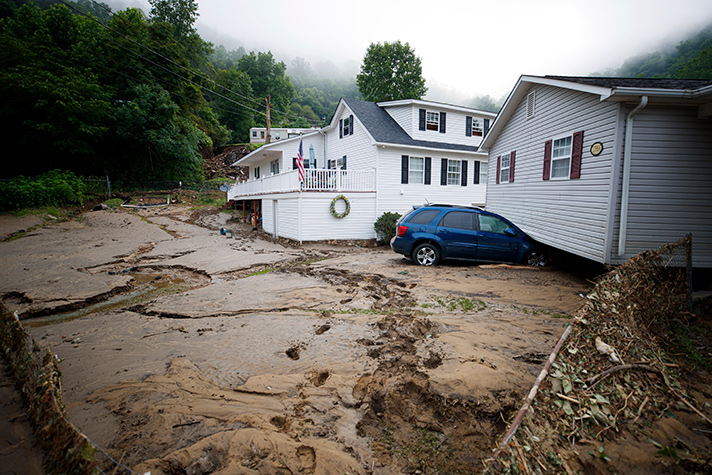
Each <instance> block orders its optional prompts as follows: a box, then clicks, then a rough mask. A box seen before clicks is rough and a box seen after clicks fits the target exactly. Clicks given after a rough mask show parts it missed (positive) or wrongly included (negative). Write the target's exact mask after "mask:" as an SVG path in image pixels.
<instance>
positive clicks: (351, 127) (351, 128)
mask: <svg viewBox="0 0 712 475" xmlns="http://www.w3.org/2000/svg"><path fill="white" fill-rule="evenodd" d="M353 134H354V116H353V114H351V115H350V116H349V135H353Z"/></svg>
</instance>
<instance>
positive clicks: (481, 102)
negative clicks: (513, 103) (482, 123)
mask: <svg viewBox="0 0 712 475" xmlns="http://www.w3.org/2000/svg"><path fill="white" fill-rule="evenodd" d="M502 102H503V101H502ZM470 107H472V108H473V109H478V110H481V111H487V112H499V109H500V108H501V107H502V103H500V105H497V103H495V100H494V98H493V97H492V96H490V95H489V94H488V95H486V96H477V97H475V98H473V99H472V100H471V101H470Z"/></svg>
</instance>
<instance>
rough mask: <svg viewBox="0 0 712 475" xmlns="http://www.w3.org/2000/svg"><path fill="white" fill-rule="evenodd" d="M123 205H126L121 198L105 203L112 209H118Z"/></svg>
mask: <svg viewBox="0 0 712 475" xmlns="http://www.w3.org/2000/svg"><path fill="white" fill-rule="evenodd" d="M123 203H124V200H122V199H121V198H112V199H110V200H106V201H104V204H105V205H106V206H110V207H112V208H117V207H119V206H121V205H122V204H123Z"/></svg>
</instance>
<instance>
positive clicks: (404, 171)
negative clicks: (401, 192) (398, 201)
mask: <svg viewBox="0 0 712 475" xmlns="http://www.w3.org/2000/svg"><path fill="white" fill-rule="evenodd" d="M401 183H403V184H407V183H408V155H401Z"/></svg>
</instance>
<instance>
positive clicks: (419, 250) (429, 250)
mask: <svg viewBox="0 0 712 475" xmlns="http://www.w3.org/2000/svg"><path fill="white" fill-rule="evenodd" d="M412 257H413V261H415V263H416V264H418V265H419V266H432V265H435V264H437V263H438V262H440V250H439V249H438V248H437V247H435V246H434V245H432V244H430V243H424V244H420V245H419V246H418V247H416V248H415V249H414V250H413V254H412Z"/></svg>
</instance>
